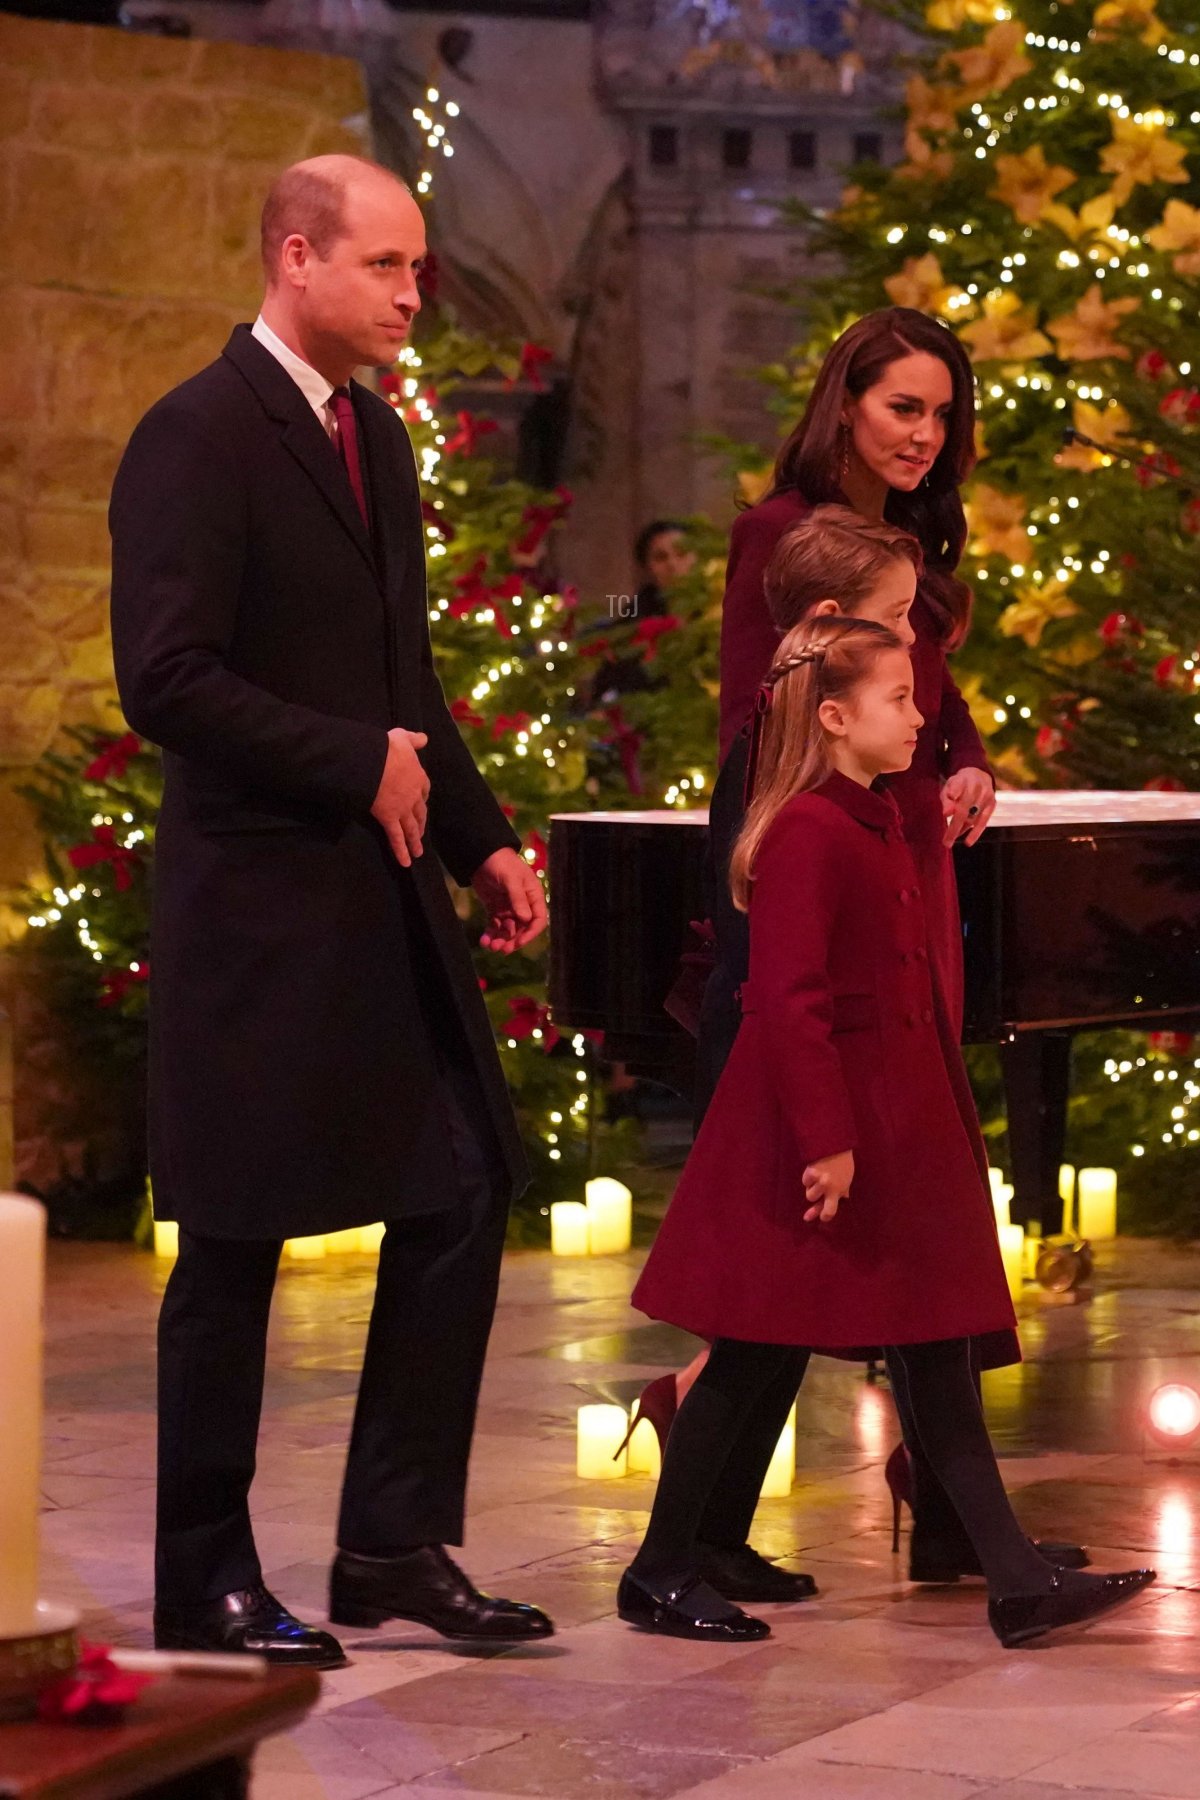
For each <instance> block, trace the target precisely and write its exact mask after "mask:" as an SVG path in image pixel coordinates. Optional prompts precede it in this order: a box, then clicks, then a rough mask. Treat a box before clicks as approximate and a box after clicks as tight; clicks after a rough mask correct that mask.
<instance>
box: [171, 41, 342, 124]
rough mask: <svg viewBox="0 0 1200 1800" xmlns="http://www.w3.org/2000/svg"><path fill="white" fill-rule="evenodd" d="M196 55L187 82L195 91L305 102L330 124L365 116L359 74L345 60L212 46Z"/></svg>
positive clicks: (241, 46)
mask: <svg viewBox="0 0 1200 1800" xmlns="http://www.w3.org/2000/svg"><path fill="white" fill-rule="evenodd" d="M196 49H197V51H198V61H197V64H196V68H195V71H194V77H193V79H194V80H195V82H196V85H197V86H199V87H207V88H209V89H211V90H217V89H227V90H232V91H237V90H239V89H240V90H242V91H244V92H248V93H252V94H254V93H260V92H262V91H263V90H264V89H273V90H274V91H275V92H277V93H282V94H288V95H291V96H293V97H295V98H301V97H303V98H305V99H308V100H311V101H312V102H313V103H314V105H316V106H318V107H319V108H320V109H321V111H322V112H323V113H325V114H332V115H333V117H335V118H338V117H340V116H342V115H343V114H348V113H356V112H363V111H365V110H366V93H365V88H364V83H363V73H362V70H361V68H360V67H359V65H358V63H356V62H354V61H352V60H351V58H349V57H343V56H315V55H313V54H312V52H310V51H308V50H274V49H268V48H265V47H263V46H259V45H255V46H247V45H245V44H232V43H218V42H210V43H202V44H198V45H197V46H196Z"/></svg>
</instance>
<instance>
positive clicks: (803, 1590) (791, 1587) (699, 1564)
mask: <svg viewBox="0 0 1200 1800" xmlns="http://www.w3.org/2000/svg"><path fill="white" fill-rule="evenodd" d="M696 1570H697V1573H698V1574H699V1575H701V1576H702V1577H703V1579H704V1580H705V1581H707V1583H708V1585H709V1587H711V1588H716V1590H717V1592H718V1594H720V1596H721V1598H722V1599H723V1600H757V1601H760V1602H761V1601H774V1602H779V1603H781V1604H783V1605H788V1604H789V1603H792V1602H795V1601H797V1600H811V1599H812V1597H813V1595H814V1594H815V1593H816V1591H817V1584H816V1582H815V1581H814V1580H813V1578H812V1576H811V1575H805V1574H802V1573H801V1572H800V1571H798V1570H792V1569H781V1568H780V1567H779V1565H778V1564H777V1563H773V1562H768V1561H767V1559H766V1557H765V1556H760V1555H759V1553H758V1551H757V1550H756V1549H755V1548H754V1546H753V1545H752V1544H739V1545H738V1547H737V1549H736V1550H728V1549H723V1548H721V1547H720V1546H718V1545H716V1544H697V1546H696Z"/></svg>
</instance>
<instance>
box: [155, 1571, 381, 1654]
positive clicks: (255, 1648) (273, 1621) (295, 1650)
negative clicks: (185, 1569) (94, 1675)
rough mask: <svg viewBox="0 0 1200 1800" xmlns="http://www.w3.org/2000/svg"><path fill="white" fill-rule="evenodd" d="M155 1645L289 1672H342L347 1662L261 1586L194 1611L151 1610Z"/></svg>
mask: <svg viewBox="0 0 1200 1800" xmlns="http://www.w3.org/2000/svg"><path fill="white" fill-rule="evenodd" d="M154 1645H155V1648H156V1649H157V1650H214V1651H218V1652H220V1653H222V1654H223V1655H226V1656H229V1655H234V1656H237V1655H244V1656H265V1657H266V1659H267V1661H268V1662H269V1663H274V1664H275V1665H276V1666H277V1667H279V1668H289V1669H343V1668H345V1666H346V1660H347V1658H346V1653H345V1651H344V1650H343V1649H342V1646H341V1645H340V1644H339V1643H338V1641H337V1639H336V1638H335V1637H334V1636H333V1635H332V1634H331V1633H330V1632H328V1631H318V1630H317V1628H316V1627H315V1626H314V1625H302V1624H301V1623H300V1620H299V1619H297V1618H295V1617H294V1616H293V1614H291V1613H290V1612H289V1611H288V1609H287V1607H286V1606H283V1605H281V1603H280V1602H279V1601H278V1600H277V1599H276V1598H275V1596H274V1594H272V1593H271V1592H270V1591H269V1590H268V1589H267V1588H265V1587H264V1586H263V1585H262V1583H261V1582H259V1583H258V1584H257V1586H255V1587H251V1588H238V1589H237V1590H236V1591H235V1592H233V1593H231V1594H223V1595H222V1596H221V1598H220V1599H219V1600H204V1601H201V1602H199V1603H198V1604H196V1605H194V1606H169V1605H164V1606H157V1607H155V1609H154Z"/></svg>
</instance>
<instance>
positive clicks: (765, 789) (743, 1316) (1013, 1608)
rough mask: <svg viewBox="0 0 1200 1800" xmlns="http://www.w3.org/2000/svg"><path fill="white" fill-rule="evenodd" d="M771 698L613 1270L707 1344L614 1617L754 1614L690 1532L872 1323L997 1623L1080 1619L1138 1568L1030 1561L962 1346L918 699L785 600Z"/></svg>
mask: <svg viewBox="0 0 1200 1800" xmlns="http://www.w3.org/2000/svg"><path fill="white" fill-rule="evenodd" d="M767 682H768V684H770V686H771V688H772V690H773V692H774V695H775V698H774V700H773V704H772V708H771V711H770V712H769V713H768V715H767V722H766V727H765V729H764V732H763V737H762V747H761V752H760V758H759V768H758V776H757V781H756V785H755V791H754V795H753V797H752V800H751V803H750V808H749V811H748V813H747V816H746V822H745V825H744V827H743V829H742V831H741V833H740V834H739V837H738V842H737V845H736V847H735V850H734V854H733V860H732V867H731V882H732V889H733V894H734V899H735V901H736V903H737V904H738V905H739V906H741V907H743V908H745V909H747V910H749V912H750V974H749V980H748V981H747V982H746V983H745V984H744V985H743V988H742V993H741V1005H742V1012H743V1023H742V1028H741V1030H740V1032H739V1033H738V1036H737V1039H736V1041H735V1043H734V1046H733V1049H732V1052H731V1054H730V1057H729V1060H728V1062H727V1063H726V1065H725V1069H724V1071H723V1073H722V1075H721V1079H720V1081H719V1083H718V1085H717V1090H716V1093H715V1094H714V1096H713V1099H712V1102H711V1104H710V1106H709V1109H708V1112H707V1113H706V1115H705V1118H704V1122H703V1124H702V1126H701V1128H700V1132H699V1135H698V1136H697V1138H696V1141H695V1144H694V1146H693V1149H692V1152H691V1154H690V1156H689V1157H688V1161H687V1163H686V1165H685V1167H684V1171H683V1174H682V1176H681V1178H680V1181H679V1183H678V1186H677V1187H676V1190H675V1194H674V1197H673V1199H672V1202H671V1206H670V1209H669V1211H668V1213H667V1217H666V1219H665V1221H664V1223H663V1225H662V1227H661V1229H660V1231H659V1234H658V1238H657V1240H656V1243H655V1245H654V1248H653V1250H652V1251H651V1253H650V1257H649V1260H648V1261H647V1263H646V1266H645V1269H644V1270H643V1273H642V1277H641V1279H640V1281H639V1283H638V1285H637V1288H636V1290H635V1292H634V1304H635V1305H636V1306H638V1307H639V1308H640V1309H641V1310H642V1311H644V1312H646V1313H649V1314H650V1315H651V1317H653V1318H657V1319H662V1320H665V1321H666V1322H667V1323H669V1324H672V1325H676V1326H680V1327H683V1328H684V1329H686V1330H689V1331H693V1332H696V1333H698V1334H700V1335H701V1336H705V1337H709V1338H711V1339H712V1340H713V1348H712V1352H711V1355H710V1357H709V1359H708V1363H707V1365H706V1367H705V1368H704V1370H703V1371H702V1372H701V1374H700V1375H699V1377H698V1378H697V1380H696V1382H695V1383H694V1384H693V1386H692V1387H691V1388H690V1390H689V1392H688V1395H687V1397H686V1399H685V1400H684V1403H683V1405H682V1406H681V1408H680V1410H679V1414H678V1416H677V1418H676V1420H675V1422H674V1425H673V1427H672V1431H671V1434H670V1437H669V1438H668V1440H667V1451H666V1456H665V1459H664V1462H663V1471H662V1476H661V1479H660V1482H659V1489H658V1493H657V1495H656V1497H655V1503H654V1510H653V1513H652V1515H651V1520H650V1525H649V1528H648V1530H647V1533H646V1538H645V1541H644V1543H643V1545H642V1547H641V1549H640V1550H639V1552H638V1555H637V1557H636V1558H635V1560H634V1562H633V1564H632V1566H631V1568H630V1569H629V1570H628V1571H627V1572H626V1574H625V1576H624V1577H623V1579H622V1583H621V1589H620V1594H619V1596H618V1611H619V1612H620V1614H621V1616H622V1618H625V1619H627V1620H628V1621H629V1622H630V1623H633V1624H637V1625H640V1626H642V1627H643V1628H645V1629H649V1630H656V1631H661V1632H664V1633H666V1634H668V1635H674V1636H686V1637H698V1638H705V1639H720V1640H725V1641H728V1640H733V1639H737V1640H745V1639H750V1638H756V1637H764V1636H766V1635H768V1630H767V1627H766V1626H765V1625H764V1624H763V1623H762V1621H760V1620H755V1619H751V1618H750V1617H748V1616H747V1615H746V1614H745V1613H743V1612H742V1611H741V1610H740V1609H739V1608H738V1607H736V1606H734V1605H732V1604H731V1603H730V1602H729V1601H728V1600H727V1599H725V1598H723V1597H722V1596H721V1595H720V1594H719V1593H718V1592H717V1590H716V1589H715V1588H713V1587H711V1586H710V1585H709V1584H708V1583H706V1582H705V1581H704V1579H703V1577H702V1575H701V1574H700V1573H699V1572H698V1571H697V1570H696V1568H695V1566H694V1546H695V1543H696V1539H697V1532H698V1528H699V1524H700V1521H701V1519H702V1517H703V1515H704V1512H705V1509H706V1506H707V1502H708V1498H709V1495H710V1494H711V1491H712V1489H713V1487H714V1486H715V1483H716V1480H717V1477H718V1475H719V1473H720V1470H721V1469H722V1467H723V1465H724V1462H725V1459H726V1457H727V1456H728V1454H729V1451H730V1448H731V1446H732V1445H733V1444H735V1443H736V1441H737V1437H738V1434H739V1432H740V1430H741V1426H742V1423H743V1421H744V1419H745V1417H746V1415H747V1414H748V1413H749V1412H750V1411H751V1410H752V1409H753V1407H754V1406H755V1405H756V1403H757V1401H758V1399H759V1397H760V1395H761V1393H762V1392H763V1390H764V1389H765V1388H766V1387H768V1386H769V1385H770V1384H771V1383H772V1382H773V1381H774V1380H775V1379H776V1378H777V1376H778V1371H779V1369H780V1367H781V1366H783V1365H785V1364H786V1363H787V1362H788V1360H789V1358H790V1356H791V1354H792V1347H793V1346H795V1345H798V1344H802V1345H813V1346H816V1347H818V1348H822V1349H829V1350H835V1351H836V1350H844V1349H848V1348H851V1347H853V1346H857V1345H862V1344H882V1345H884V1346H885V1354H886V1357H887V1362H888V1370H889V1374H890V1377H891V1380H892V1384H893V1387H894V1389H895V1390H896V1391H897V1393H899V1394H901V1395H903V1397H904V1408H905V1411H906V1414H907V1416H908V1418H910V1419H911V1421H912V1424H913V1428H914V1430H915V1432H916V1433H917V1435H918V1436H919V1439H920V1443H921V1447H922V1449H923V1452H924V1454H925V1455H926V1457H927V1458H928V1460H929V1462H930V1464H931V1466H932V1467H933V1469H934V1470H935V1472H936V1474H937V1477H938V1479H939V1480H940V1482H941V1483H942V1485H943V1487H944V1488H945V1490H946V1492H947V1493H948V1494H949V1495H950V1497H951V1500H952V1501H953V1504H954V1507H955V1510H956V1512H957V1514H958V1516H959V1518H960V1520H961V1522H962V1526H963V1529H964V1530H965V1532H966V1534H967V1536H968V1538H969V1540H970V1543H971V1546H972V1548H973V1550H974V1551H975V1553H976V1555H977V1556H978V1558H979V1562H980V1565H981V1567H982V1569H983V1572H984V1574H985V1577H986V1579H987V1583H988V1590H989V1619H990V1621H991V1624H992V1626H993V1629H994V1630H995V1632H996V1634H997V1636H998V1637H1000V1638H1001V1640H1002V1642H1004V1643H1005V1644H1008V1645H1011V1644H1017V1643H1023V1642H1025V1641H1026V1640H1028V1639H1029V1638H1032V1637H1036V1636H1041V1635H1042V1634H1043V1633H1044V1632H1046V1631H1049V1630H1053V1629H1055V1628H1056V1627H1057V1626H1060V1625H1064V1624H1068V1623H1077V1622H1078V1621H1079V1620H1081V1619H1084V1618H1091V1617H1093V1616H1095V1615H1096V1614H1097V1613H1099V1612H1101V1611H1104V1610H1106V1609H1107V1608H1108V1607H1110V1606H1113V1605H1116V1604H1119V1603H1120V1602H1121V1601H1122V1600H1125V1599H1128V1598H1130V1597H1132V1595H1133V1594H1134V1593H1136V1592H1137V1591H1138V1590H1139V1589H1140V1588H1141V1587H1143V1586H1144V1585H1145V1584H1146V1582H1147V1581H1149V1580H1151V1579H1153V1576H1152V1574H1151V1573H1150V1572H1149V1571H1146V1570H1139V1571H1132V1572H1130V1573H1128V1574H1125V1575H1112V1576H1093V1575H1087V1574H1084V1573H1082V1572H1080V1571H1076V1570H1067V1569H1062V1568H1059V1567H1056V1566H1054V1565H1053V1564H1051V1563H1050V1562H1049V1561H1048V1560H1047V1559H1046V1558H1045V1557H1043V1556H1042V1555H1041V1554H1040V1552H1039V1551H1038V1549H1037V1547H1036V1546H1035V1545H1033V1544H1032V1543H1031V1542H1030V1541H1029V1539H1028V1538H1027V1537H1026V1536H1025V1534H1024V1533H1023V1531H1022V1530H1021V1527H1020V1525H1019V1524H1018V1523H1017V1520H1016V1519H1015V1517H1014V1516H1013V1513H1012V1510H1011V1508H1010V1506H1009V1504H1008V1501H1007V1498H1006V1496H1005V1493H1004V1489H1003V1485H1002V1483H1001V1481H1000V1476H999V1473H998V1470H997V1468H996V1462H995V1456H994V1454H993V1452H992V1448H991V1444H990V1441H989V1439H988V1435H987V1428H986V1426H985V1424H984V1421H983V1414H982V1411H981V1409H980V1405H979V1399H978V1394H977V1392H976V1388H975V1379H974V1373H975V1372H974V1366H973V1361H972V1352H971V1342H972V1340H973V1339H977V1338H979V1337H982V1336H984V1335H986V1334H989V1333H1002V1332H1004V1331H1006V1330H1008V1329H1011V1327H1012V1326H1013V1324H1014V1317H1013V1310H1012V1302H1011V1300H1010V1298H1009V1294H1008V1288H1007V1284H1006V1281H1005V1276H1004V1269H1003V1265H1002V1263H1001V1260H1000V1252H999V1246H998V1243H997V1240H996V1232H995V1224H994V1220H993V1215H992V1206H991V1200H990V1196H989V1193H988V1186H987V1179H986V1174H985V1163H984V1158H983V1153H982V1144H981V1142H980V1138H979V1129H978V1122H977V1120H976V1118H975V1113H974V1109H973V1106H972V1103H971V1096H970V1089H969V1087H968V1084H967V1080H966V1073H965V1070H964V1068H963V1065H962V1060H961V1056H960V1055H959V1053H958V1051H957V1048H956V1047H955V1046H954V1045H952V1044H950V1043H949V1042H948V1041H947V1038H946V1036H945V1033H944V1032H943V1031H942V1030H940V1029H939V1023H938V1020H937V1018H936V1016H935V1004H936V1002H935V991H934V986H933V981H932V977H931V968H930V961H929V958H928V956H927V954H926V942H927V939H926V922H925V917H924V901H923V895H922V891H921V885H920V881H919V878H918V875H917V869H916V864H915V861H914V858H913V855H912V852H911V851H910V850H909V848H908V845H907V843H906V842H905V836H904V832H903V829H902V825H901V818H900V812H899V809H898V807H897V805H896V802H895V800H894V799H893V798H892V797H891V795H890V794H888V793H887V792H877V791H875V790H874V788H873V786H872V783H873V782H874V781H875V780H876V779H877V778H878V777H879V776H881V775H883V774H886V773H888V772H891V771H896V770H900V769H902V768H904V767H905V766H906V765H907V764H908V763H909V762H910V761H911V758H912V755H913V752H914V750H915V748H916V742H917V730H918V728H919V726H920V725H921V722H922V721H921V715H920V713H919V712H918V711H917V709H916V707H915V705H914V703H913V676H912V668H911V664H910V662H909V658H908V655H907V652H906V651H905V648H904V646H903V644H902V643H901V641H900V639H899V638H898V637H897V636H896V635H895V634H894V633H892V632H890V631H887V630H886V629H885V628H883V627H882V626H879V625H875V624H871V623H868V622H866V621H862V620H857V619H843V618H823V619H816V620H807V621H804V622H802V623H801V624H800V625H798V626H796V627H795V629H794V630H793V631H791V632H789V634H788V636H787V637H786V638H785V639H784V641H783V643H782V644H781V645H780V647H779V652H778V656H777V658H776V660H775V662H774V663H773V665H772V668H771V670H770V672H769V673H768V676H767Z"/></svg>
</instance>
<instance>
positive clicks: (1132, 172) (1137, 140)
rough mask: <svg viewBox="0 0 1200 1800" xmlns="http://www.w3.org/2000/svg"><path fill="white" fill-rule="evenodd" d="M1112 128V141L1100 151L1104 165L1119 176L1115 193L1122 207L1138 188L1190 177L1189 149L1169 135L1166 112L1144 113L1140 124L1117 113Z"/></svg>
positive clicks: (1105, 168) (1111, 172)
mask: <svg viewBox="0 0 1200 1800" xmlns="http://www.w3.org/2000/svg"><path fill="white" fill-rule="evenodd" d="M1112 128H1113V135H1112V143H1111V144H1106V145H1105V146H1104V148H1103V150H1102V151H1101V152H1100V167H1101V168H1102V169H1104V170H1105V171H1106V172H1107V173H1108V174H1109V175H1115V176H1116V180H1115V181H1114V182H1113V194H1114V196H1115V198H1116V202H1117V205H1118V206H1124V204H1125V202H1126V200H1128V198H1129V196H1130V194H1132V192H1133V190H1134V188H1135V187H1139V186H1140V187H1151V186H1153V184H1154V183H1155V182H1158V181H1172V182H1180V181H1186V180H1187V178H1188V172H1187V151H1186V150H1185V149H1184V147H1183V145H1182V144H1176V143H1173V142H1172V141H1171V139H1170V137H1169V136H1168V135H1167V129H1166V119H1165V117H1164V115H1163V114H1162V113H1153V114H1150V115H1149V116H1147V115H1145V114H1143V116H1142V122H1141V124H1140V125H1139V124H1138V122H1137V120H1136V119H1122V118H1120V117H1118V116H1116V115H1114V117H1113V122H1112Z"/></svg>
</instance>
